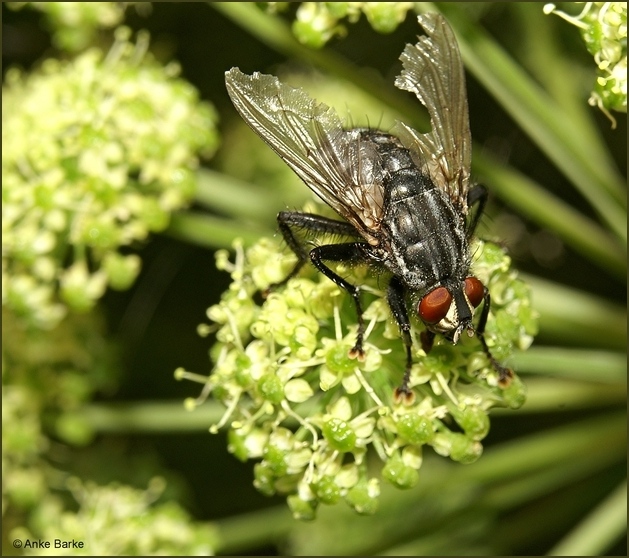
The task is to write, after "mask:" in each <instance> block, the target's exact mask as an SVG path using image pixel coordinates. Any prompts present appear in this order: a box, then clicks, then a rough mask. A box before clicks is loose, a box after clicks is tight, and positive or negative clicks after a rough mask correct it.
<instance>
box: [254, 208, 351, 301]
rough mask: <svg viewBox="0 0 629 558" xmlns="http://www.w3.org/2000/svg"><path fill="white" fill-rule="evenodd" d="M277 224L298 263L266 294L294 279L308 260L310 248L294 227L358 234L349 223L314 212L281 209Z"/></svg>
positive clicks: (346, 234) (329, 232)
mask: <svg viewBox="0 0 629 558" xmlns="http://www.w3.org/2000/svg"><path fill="white" fill-rule="evenodd" d="M277 224H278V226H279V229H280V232H281V233H282V236H283V237H284V241H285V242H286V244H288V247H289V248H290V249H291V250H292V251H293V252H294V253H295V255H296V256H297V263H296V264H295V267H294V268H293V269H292V271H291V272H290V273H289V274H288V275H287V276H286V277H285V278H284V279H283V280H282V281H280V282H279V283H274V284H273V285H271V286H270V287H269V288H268V289H267V291H266V293H265V294H268V293H269V292H270V291H271V290H273V289H276V288H277V287H281V286H282V285H284V284H286V283H287V282H288V280H289V279H292V278H293V277H295V275H297V273H299V270H300V269H301V268H302V267H303V266H304V264H305V263H306V262H307V261H308V258H309V254H310V250H308V249H306V247H305V246H304V244H303V243H302V242H300V241H299V240H298V238H297V236H296V235H295V232H294V230H293V229H305V230H308V231H311V232H315V233H317V232H318V233H324V234H325V233H328V234H336V235H342V236H356V229H355V228H354V227H353V226H352V225H350V224H349V223H346V222H344V221H336V220H334V219H328V218H327V217H322V216H321V215H315V214H314V213H303V212H298V211H281V212H280V213H278V214H277Z"/></svg>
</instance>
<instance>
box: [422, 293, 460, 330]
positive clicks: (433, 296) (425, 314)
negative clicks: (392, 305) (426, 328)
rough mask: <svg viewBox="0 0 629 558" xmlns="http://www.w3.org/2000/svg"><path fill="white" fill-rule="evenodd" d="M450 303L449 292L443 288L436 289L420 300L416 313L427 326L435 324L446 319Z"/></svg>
mask: <svg viewBox="0 0 629 558" xmlns="http://www.w3.org/2000/svg"><path fill="white" fill-rule="evenodd" d="M451 303H452V295H451V294H450V291H448V289H446V288H445V287H437V288H436V289H433V290H432V291H430V292H429V293H428V294H427V295H425V296H424V298H422V299H421V301H420V303H419V307H418V308H417V313H418V314H419V317H420V318H421V319H422V320H423V321H424V322H426V323H427V324H436V323H437V322H440V321H441V320H443V318H445V317H446V314H447V313H448V310H449V309H450V304H451Z"/></svg>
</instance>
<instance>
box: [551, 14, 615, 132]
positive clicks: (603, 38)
mask: <svg viewBox="0 0 629 558" xmlns="http://www.w3.org/2000/svg"><path fill="white" fill-rule="evenodd" d="M573 4H575V5H576V6H577V9H581V7H580V5H582V4H583V7H582V9H581V13H579V14H578V15H576V16H575V15H569V14H567V13H565V12H563V11H559V10H557V9H556V8H555V6H554V4H547V5H546V6H545V7H544V11H545V12H546V13H555V14H557V15H559V16H561V17H562V18H564V19H565V20H566V21H568V22H570V23H572V24H573V25H575V26H577V27H578V28H579V29H580V31H581V36H582V37H583V40H584V42H585V46H586V48H587V49H588V51H589V52H590V54H592V56H594V61H595V62H596V66H597V68H598V72H597V78H596V83H595V86H594V90H593V91H592V95H591V96H590V99H589V103H590V104H591V105H592V106H597V107H599V108H600V109H601V110H602V111H603V112H604V113H605V114H606V115H607V116H608V117H609V118H610V120H611V121H612V124H613V125H614V126H615V125H616V121H615V119H614V117H613V116H612V115H611V114H610V113H609V111H610V110H615V111H618V112H625V113H626V112H627V2H574V3H573Z"/></svg>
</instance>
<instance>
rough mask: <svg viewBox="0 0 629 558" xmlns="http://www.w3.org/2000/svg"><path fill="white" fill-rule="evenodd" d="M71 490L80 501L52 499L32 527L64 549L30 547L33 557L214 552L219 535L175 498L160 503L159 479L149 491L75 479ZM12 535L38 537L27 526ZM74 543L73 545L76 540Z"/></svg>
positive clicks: (172, 554)
mask: <svg viewBox="0 0 629 558" xmlns="http://www.w3.org/2000/svg"><path fill="white" fill-rule="evenodd" d="M67 485H68V489H69V490H70V492H71V494H72V496H73V497H74V499H75V500H76V502H77V504H78V509H77V510H76V511H69V510H65V509H64V508H63V506H62V504H61V501H60V500H57V499H55V498H48V499H47V500H46V501H45V502H43V503H42V505H41V506H40V507H39V509H38V510H37V513H36V515H35V517H33V519H32V526H33V528H34V530H35V531H36V532H37V533H38V534H39V538H41V539H43V540H48V541H59V543H57V544H66V545H68V546H66V547H63V548H56V549H53V548H52V547H51V548H50V549H46V548H40V549H31V551H30V552H29V554H32V555H49V554H58V555H66V556H213V555H214V554H215V550H214V549H215V548H216V546H217V544H218V536H217V533H216V531H215V530H214V529H213V528H212V526H211V525H208V524H207V523H205V522H204V523H200V522H194V521H191V520H190V516H189V515H188V513H187V512H186V511H185V510H183V509H182V508H181V507H180V506H179V505H178V504H177V503H175V502H173V501H168V502H159V498H160V496H161V494H162V493H163V491H164V489H165V488H166V483H165V481H164V480H163V479H162V478H159V477H155V478H153V479H152V480H151V481H150V482H149V486H148V488H147V489H146V490H138V489H135V488H131V487H129V486H124V485H116V484H111V485H108V486H99V485H96V484H95V483H92V482H87V483H83V482H81V481H80V480H79V479H78V478H75V477H72V478H70V479H69V480H68V482H67ZM11 536H12V537H13V538H19V539H22V540H25V539H31V540H32V539H35V540H36V539H37V538H38V537H36V536H33V534H31V533H30V532H29V531H27V530H26V529H25V528H23V527H20V528H17V529H14V530H13V531H12V533H11ZM72 541H74V545H73V544H72Z"/></svg>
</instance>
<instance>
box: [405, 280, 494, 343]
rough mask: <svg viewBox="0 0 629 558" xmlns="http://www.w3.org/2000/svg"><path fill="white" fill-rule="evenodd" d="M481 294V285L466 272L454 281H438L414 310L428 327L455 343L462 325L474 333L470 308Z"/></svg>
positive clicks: (482, 292)
mask: <svg viewBox="0 0 629 558" xmlns="http://www.w3.org/2000/svg"><path fill="white" fill-rule="evenodd" d="M484 297H485V287H484V285H483V284H482V283H481V282H480V281H479V280H478V279H476V277H471V276H470V277H467V278H466V279H465V280H464V281H462V282H460V283H458V284H454V285H451V284H450V285H439V286H437V287H435V288H433V289H431V290H430V291H428V292H427V293H426V294H425V295H424V296H423V297H422V299H421V300H420V301H419V304H418V305H417V314H418V315H419V318H420V319H421V320H422V321H423V322H424V323H425V324H426V327H427V328H428V329H429V330H430V331H432V332H434V333H441V334H442V335H444V336H445V337H446V338H447V339H449V340H450V341H452V342H453V343H455V344H456V343H457V342H458V340H459V337H460V336H461V333H462V332H463V330H464V329H467V331H468V334H469V335H470V336H471V335H474V328H473V326H472V317H473V315H474V309H475V308H477V307H478V306H479V305H480V303H481V302H482V300H483V298H484Z"/></svg>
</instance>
